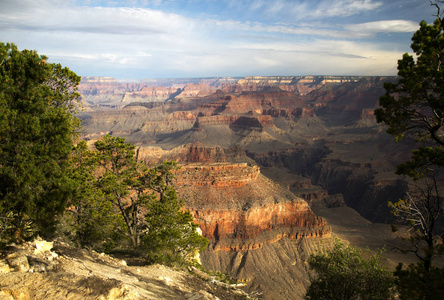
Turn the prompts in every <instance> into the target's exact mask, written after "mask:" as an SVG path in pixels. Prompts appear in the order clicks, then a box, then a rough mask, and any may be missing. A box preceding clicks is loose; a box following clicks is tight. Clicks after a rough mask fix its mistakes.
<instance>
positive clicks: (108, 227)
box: [65, 141, 122, 250]
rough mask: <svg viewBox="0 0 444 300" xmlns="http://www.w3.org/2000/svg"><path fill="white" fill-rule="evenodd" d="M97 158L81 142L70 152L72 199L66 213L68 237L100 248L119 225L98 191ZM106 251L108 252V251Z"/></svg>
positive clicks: (82, 243)
mask: <svg viewBox="0 0 444 300" xmlns="http://www.w3.org/2000/svg"><path fill="white" fill-rule="evenodd" d="M97 172H98V159H97V156H96V155H95V153H94V152H93V151H91V150H89V149H88V146H87V144H86V142H84V141H81V142H80V143H79V144H78V145H77V146H76V147H75V148H74V150H73V153H72V170H71V173H70V179H71V187H72V191H71V196H70V198H69V200H68V209H67V210H66V213H65V216H66V223H67V225H68V228H67V230H66V233H67V235H69V236H70V238H71V239H72V240H73V241H75V242H76V243H78V245H79V246H80V247H95V248H97V247H101V246H102V245H103V244H105V243H106V245H108V246H107V248H109V244H110V243H111V239H110V237H111V236H113V235H114V234H115V228H116V227H119V224H121V223H122V220H121V217H120V215H118V214H115V213H114V208H113V206H112V203H111V202H110V201H108V199H107V198H106V197H105V195H104V193H103V192H102V191H101V190H100V189H98V188H97V181H96V177H95V176H96V175H97ZM108 250H109V249H108Z"/></svg>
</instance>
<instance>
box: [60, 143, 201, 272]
mask: <svg viewBox="0 0 444 300" xmlns="http://www.w3.org/2000/svg"><path fill="white" fill-rule="evenodd" d="M94 145H95V150H93V151H90V150H89V149H88V147H87V146H86V143H85V142H81V143H79V144H78V145H77V147H76V148H75V150H74V152H73V153H74V155H73V171H72V173H71V179H72V182H73V183H72V186H73V193H72V195H73V196H72V198H71V200H70V209H69V212H70V216H71V218H70V219H69V222H68V223H69V224H70V225H71V226H72V228H73V229H74V230H73V231H74V232H75V236H74V239H75V240H77V241H78V242H79V243H80V244H81V245H88V241H90V239H91V238H95V239H96V240H101V241H104V242H105V243H104V244H103V245H102V246H103V248H106V249H107V250H111V249H112V248H113V247H117V246H121V247H122V246H124V244H125V243H124V240H123V239H122V237H121V236H120V237H119V239H118V240H117V239H116V238H115V237H117V236H116V235H118V234H119V233H121V234H124V235H125V236H126V237H127V239H128V241H130V243H131V247H132V248H133V249H134V250H138V251H144V252H146V257H147V258H148V259H149V260H150V261H152V262H160V263H167V264H173V263H174V264H176V263H177V264H194V263H195V260H194V258H195V257H196V256H197V255H198V252H199V251H200V250H202V249H203V247H205V246H206V245H207V242H208V240H207V239H205V238H204V237H202V236H201V235H199V233H198V232H197V225H196V224H194V223H193V216H192V215H191V213H190V212H189V211H186V210H183V208H182V206H183V202H182V200H180V199H179V198H178V197H177V194H176V191H175V189H174V187H173V186H172V180H173V178H174V176H173V171H174V170H175V169H176V168H177V165H176V163H175V162H164V163H162V164H159V165H157V166H155V167H153V168H148V167H147V166H146V165H145V164H144V163H143V162H140V161H137V159H136V156H135V151H134V149H135V146H134V145H132V144H130V143H126V142H125V139H123V138H120V137H112V136H109V135H106V136H104V137H103V138H102V139H100V140H98V141H96V142H95V143H94ZM113 237H114V238H113Z"/></svg>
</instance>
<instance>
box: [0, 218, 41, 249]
mask: <svg viewBox="0 0 444 300" xmlns="http://www.w3.org/2000/svg"><path fill="white" fill-rule="evenodd" d="M35 231H36V229H35V226H34V225H33V223H32V222H31V221H30V220H29V218H28V217H27V216H26V215H25V216H22V217H19V216H18V215H17V214H14V213H13V212H9V213H6V214H1V213H0V248H3V247H4V246H6V245H7V244H9V243H21V242H24V240H25V239H27V238H29V237H31V236H33V235H34V233H35Z"/></svg>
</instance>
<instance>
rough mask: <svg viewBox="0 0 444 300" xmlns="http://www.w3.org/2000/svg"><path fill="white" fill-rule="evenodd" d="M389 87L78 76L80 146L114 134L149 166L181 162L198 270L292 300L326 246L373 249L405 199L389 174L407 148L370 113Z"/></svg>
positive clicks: (355, 80) (401, 185) (343, 80)
mask: <svg viewBox="0 0 444 300" xmlns="http://www.w3.org/2000/svg"><path fill="white" fill-rule="evenodd" d="M396 80H397V79H396V78H395V77H360V76H298V77H292V76H282V77H245V78H235V77H221V78H193V79H151V80H142V81H139V82H123V81H117V80H115V79H113V78H108V77H83V78H82V82H81V84H80V86H79V91H80V93H81V99H82V112H81V113H79V117H80V118H81V119H82V132H81V138H82V139H84V140H87V141H89V142H93V141H95V140H96V139H98V138H100V137H101V136H103V135H105V134H110V135H114V136H121V137H124V138H126V141H128V142H131V143H133V144H134V145H136V147H137V148H136V149H137V157H138V159H140V160H144V161H145V162H146V163H147V164H150V165H152V164H156V163H159V162H162V161H164V160H174V161H176V162H178V163H179V165H180V169H179V170H178V171H177V172H176V179H175V183H174V184H175V186H176V188H177V191H178V194H179V196H180V197H181V198H183V199H184V203H185V207H186V209H188V210H189V211H191V212H192V214H193V215H194V220H195V222H196V223H197V224H198V225H199V227H200V229H201V230H202V234H203V235H204V236H205V237H207V238H208V239H209V241H210V243H209V245H208V248H207V249H206V250H205V251H204V252H203V253H202V254H201V256H200V259H201V262H202V265H203V267H204V268H205V269H206V270H211V271H219V272H222V273H226V274H229V275H230V276H231V277H233V278H236V279H237V280H238V282H241V283H243V285H244V287H243V288H244V289H245V290H246V291H248V292H249V293H251V294H253V295H256V296H258V297H261V298H264V299H300V298H302V297H303V295H304V293H305V289H306V288H307V287H308V285H309V273H310V271H309V268H308V264H307V259H308V258H309V256H310V254H312V253H315V251H318V250H320V249H322V248H324V247H328V246H329V245H331V243H332V241H333V239H334V238H335V237H340V238H342V239H345V240H348V241H350V243H352V244H354V245H357V246H359V247H366V246H369V247H370V248H371V249H377V248H382V247H389V246H388V245H389V244H390V243H392V242H394V240H395V237H394V236H393V235H392V234H391V233H390V229H389V227H390V226H389V225H388V224H389V223H390V222H391V221H392V215H391V213H390V210H389V208H388V206H387V203H388V201H397V200H398V199H399V198H400V197H402V196H403V195H405V193H406V192H407V190H408V182H407V181H406V179H405V178H402V177H399V176H397V175H395V173H394V171H395V170H396V165H397V164H398V163H399V162H401V161H403V160H405V159H406V158H408V157H409V153H410V150H409V144H408V143H395V142H394V141H393V137H391V136H389V135H388V134H387V133H386V132H385V128H384V126H382V125H380V124H377V122H376V120H375V117H374V115H373V111H374V109H375V108H377V107H378V100H379V97H380V96H381V95H383V94H384V89H383V83H384V82H394V81H396ZM385 259H386V262H387V264H388V265H390V266H393V265H394V264H395V263H397V261H398V260H399V256H397V255H396V254H394V253H391V252H390V251H388V253H387V255H386V256H385Z"/></svg>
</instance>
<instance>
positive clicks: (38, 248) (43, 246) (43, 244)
mask: <svg viewBox="0 0 444 300" xmlns="http://www.w3.org/2000/svg"><path fill="white" fill-rule="evenodd" d="M34 243H35V250H34V254H36V255H37V254H40V253H45V252H51V249H52V247H53V246H54V243H53V242H47V241H44V240H38V239H36V240H35V241H34Z"/></svg>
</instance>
